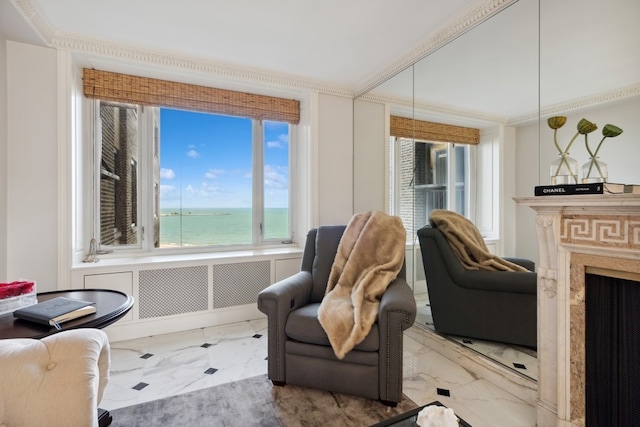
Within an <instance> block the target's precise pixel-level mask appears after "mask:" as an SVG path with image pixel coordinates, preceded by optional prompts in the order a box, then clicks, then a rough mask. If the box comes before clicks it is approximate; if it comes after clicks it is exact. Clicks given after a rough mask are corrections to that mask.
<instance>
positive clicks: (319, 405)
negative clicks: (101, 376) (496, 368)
mask: <svg viewBox="0 0 640 427" xmlns="http://www.w3.org/2000/svg"><path fill="white" fill-rule="evenodd" d="M417 406H418V405H416V404H415V403H414V402H413V401H411V400H410V399H408V398H407V397H406V396H403V399H402V401H401V402H400V403H398V406H396V407H395V408H390V407H388V406H385V405H383V404H382V403H380V402H379V401H375V400H371V399H365V398H363V397H357V396H351V395H346V394H339V393H330V392H325V391H319V390H313V389H308V388H303V387H297V386H293V385H286V386H284V387H274V386H273V385H272V384H271V382H270V381H269V380H268V379H267V376H266V375H260V376H257V377H253V378H248V379H245V380H241V381H236V382H233V383H228V384H222V385H219V386H216V387H211V388H207V389H203V390H198V391H194V392H190V393H185V394H180V395H177V396H172V397H167V398H164V399H159V400H154V401H151V402H145V403H141V404H138V405H133V406H128V407H126V408H120V409H114V410H112V411H110V412H111V415H112V416H113V423H112V424H111V426H112V427H125V426H126V427H136V426H171V427H179V426H185V427H186V426H189V427H195V426H234V427H235V426H264V427H271V426H283V427H284V426H341V427H343V426H370V425H372V424H376V423H378V422H380V421H382V420H386V419H389V418H393V417H394V416H396V415H399V414H402V413H404V412H407V411H410V410H411V409H414V408H416V407H417Z"/></svg>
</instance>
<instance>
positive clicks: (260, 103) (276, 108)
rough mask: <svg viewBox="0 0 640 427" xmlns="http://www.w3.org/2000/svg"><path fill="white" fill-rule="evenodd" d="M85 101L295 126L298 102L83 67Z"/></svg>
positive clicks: (297, 120)
mask: <svg viewBox="0 0 640 427" xmlns="http://www.w3.org/2000/svg"><path fill="white" fill-rule="evenodd" d="M83 86H84V94H85V96H86V97H88V98H97V99H103V100H106V101H116V102H126V103H130V104H139V105H151V106H155V107H170V108H179V109H184V110H194V111H202V112H207V113H215V114H225V115H229V116H240V117H250V118H252V119H258V120H275V121H281V122H288V123H291V124H298V123H299V122H300V101H297V100H294V99H285V98H276V97H273V96H265V95H256V94H252V93H245V92H236V91H232V90H225V89H216V88H212V87H207V86H198V85H192V84H187V83H178V82H171V81H167V80H158V79H151V78H147V77H138V76H131V75H128V74H120V73H112V72H109V71H100V70H94V69H89V68H85V69H84V77H83Z"/></svg>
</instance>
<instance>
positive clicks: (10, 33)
mask: <svg viewBox="0 0 640 427" xmlns="http://www.w3.org/2000/svg"><path fill="white" fill-rule="evenodd" d="M503 8H504V9H505V10H503V11H501V12H500V13H498V14H496V15H495V16H494V17H492V18H490V19H488V20H487V21H486V22H483V23H482V25H479V26H477V27H475V25H476V24H478V23H480V22H482V21H483V20H484V19H486V18H489V17H490V16H491V15H492V14H493V13H496V12H498V11H500V10H501V9H503ZM538 15H539V16H540V17H541V21H540V26H538V19H537V18H538ZM638 18H640V1H638V0H608V1H607V2H606V6H604V5H603V3H602V0H562V1H561V2H558V1H557V0H540V6H539V8H538V2H537V0H520V1H519V2H518V1H514V0H394V1H392V0H349V1H344V0H323V1H310V0H269V1H265V0H261V1H259V0H180V1H179V2H178V1H176V0H109V1H104V0H0V33H2V34H3V36H4V37H5V38H6V39H9V40H15V41H20V42H25V43H32V44H40V45H44V46H51V47H58V48H64V49H69V50H72V51H75V52H80V53H96V52H92V49H95V50H96V51H98V53H99V54H102V53H105V52H108V53H109V54H111V53H112V52H114V53H115V56H118V55H120V57H118V58H117V59H118V60H128V59H129V58H130V57H135V58H136V59H139V57H143V58H144V59H145V60H146V61H147V63H148V65H151V66H156V65H158V64H156V62H155V61H156V60H158V59H161V60H162V61H164V63H173V61H175V62H177V63H180V64H182V65H183V68H189V67H190V66H191V64H192V63H195V64H208V65H207V66H206V67H204V69H206V70H214V71H218V70H224V71H225V72H226V73H227V74H229V75H234V72H233V71H234V70H236V71H237V73H235V74H238V75H242V76H247V75H249V76H250V77H251V79H252V80H253V81H254V83H255V82H258V83H260V82H263V81H276V82H277V81H279V82H285V81H286V82H287V84H288V85H289V86H291V87H307V88H309V87H313V88H321V90H327V91H329V92H331V91H333V92H335V93H340V94H345V95H350V94H351V95H352V94H356V95H359V94H362V93H364V92H366V91H367V90H368V89H370V88H373V87H374V86H375V85H377V84H378V83H381V82H383V81H385V80H386V79H387V78H389V77H391V76H393V75H394V74H395V73H396V72H399V71H402V70H403V69H406V67H407V66H408V65H410V64H411V63H413V62H414V61H415V60H417V59H420V58H421V57H422V56H425V55H427V54H429V55H428V56H427V57H426V58H424V59H423V60H422V61H420V63H419V65H418V66H416V67H415V74H414V69H406V70H405V71H404V72H402V73H400V74H399V75H398V76H397V77H395V78H392V79H390V80H389V81H388V82H387V83H385V84H383V85H381V86H379V87H378V89H377V90H376V93H378V94H379V96H381V97H384V98H389V99H399V98H400V99H402V98H405V99H408V98H411V102H412V103H414V105H422V106H427V107H428V106H436V107H437V108H436V109H438V108H440V109H442V110H443V111H449V112H454V113H457V114H459V115H461V116H465V115H466V116H467V117H476V118H485V119H487V120H494V121H495V120H498V121H503V122H509V120H512V121H513V118H514V117H516V120H517V117H518V116H527V114H529V113H531V112H532V111H533V110H537V103H538V101H539V102H540V104H541V105H542V106H543V107H550V108H551V107H553V106H555V105H558V104H567V103H571V102H574V101H575V100H580V99H584V98H585V97H596V98H598V99H599V101H597V102H600V100H602V99H609V98H611V95H610V94H611V93H612V92H615V91H618V92H620V90H622V91H626V92H625V93H631V94H632V95H634V96H635V95H638V94H640V29H639V28H640V27H638V25H637V20H638ZM467 31H468V32H467ZM538 34H539V35H538ZM538 38H539V41H540V48H539V49H538ZM448 42H450V43H449V44H448V45H447V43H448ZM96 46H98V47H99V49H98V48H96ZM442 46H444V47H443V48H441V47H442ZM100 49H101V50H100ZM141 52H142V53H141ZM99 54H98V55H96V56H95V57H96V58H99V59H96V60H95V61H96V62H93V63H92V66H96V65H94V64H100V62H99V61H110V60H114V58H111V59H109V56H108V55H106V56H105V55H103V56H102V57H101V58H100V55H99ZM145 55H146V56H145ZM167 58H169V59H167ZM156 68H159V65H158V66H157V67H156ZM229 70H231V72H229ZM221 74H222V73H221ZM150 77H156V76H154V75H150ZM414 82H415V83H416V84H415V85H413V83H414ZM629 88H630V89H629ZM617 96H618V95H614V96H613V97H617ZM607 97H609V98H607ZM583 104H585V103H584V102H582V103H581V104H580V105H583ZM587 104H588V102H587ZM553 108H555V107H553Z"/></svg>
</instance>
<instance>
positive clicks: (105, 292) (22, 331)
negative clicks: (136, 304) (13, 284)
mask: <svg viewBox="0 0 640 427" xmlns="http://www.w3.org/2000/svg"><path fill="white" fill-rule="evenodd" d="M56 297H66V298H74V299H79V300H84V301H91V302H93V303H95V307H96V312H95V313H94V314H90V315H88V316H84V317H80V318H78V319H74V320H70V321H68V322H64V323H61V324H60V326H61V328H62V329H61V330H62V331H66V330H69V329H77V328H97V329H101V328H104V327H106V326H109V325H111V324H112V323H114V322H116V321H118V320H119V319H121V318H122V317H123V316H124V315H125V314H127V312H128V311H129V310H131V307H133V297H132V296H130V295H127V294H125V293H123V292H119V291H113V290H109V289H71V290H66V291H53V292H43V293H39V294H38V302H43V301H47V300H50V299H52V298H56ZM57 332H60V330H58V329H56V328H55V327H53V326H48V325H40V324H38V323H34V322H30V321H28V320H22V319H17V318H15V317H14V316H13V313H6V314H3V315H0V339H7V338H43V337H46V336H47V335H52V334H55V333H57Z"/></svg>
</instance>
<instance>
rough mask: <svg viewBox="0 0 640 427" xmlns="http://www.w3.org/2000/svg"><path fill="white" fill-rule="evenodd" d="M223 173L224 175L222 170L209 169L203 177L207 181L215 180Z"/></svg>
mask: <svg viewBox="0 0 640 427" xmlns="http://www.w3.org/2000/svg"><path fill="white" fill-rule="evenodd" d="M224 173H225V170H224V169H214V168H211V169H209V170H208V171H207V172H205V174H204V177H205V178H207V179H216V178H217V177H219V176H220V175H222V174H224Z"/></svg>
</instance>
